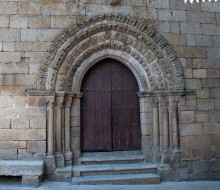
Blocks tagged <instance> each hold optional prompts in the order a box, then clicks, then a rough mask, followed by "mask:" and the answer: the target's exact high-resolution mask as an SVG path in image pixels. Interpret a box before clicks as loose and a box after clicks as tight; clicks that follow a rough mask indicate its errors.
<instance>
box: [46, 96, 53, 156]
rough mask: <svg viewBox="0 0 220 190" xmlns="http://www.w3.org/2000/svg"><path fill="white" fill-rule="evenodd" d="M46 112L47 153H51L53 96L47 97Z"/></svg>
mask: <svg viewBox="0 0 220 190" xmlns="http://www.w3.org/2000/svg"><path fill="white" fill-rule="evenodd" d="M47 114H48V116H47V153H48V154H50V155H53V153H54V150H53V147H54V143H53V140H54V135H53V125H54V97H53V98H50V99H49V102H48V104H47Z"/></svg>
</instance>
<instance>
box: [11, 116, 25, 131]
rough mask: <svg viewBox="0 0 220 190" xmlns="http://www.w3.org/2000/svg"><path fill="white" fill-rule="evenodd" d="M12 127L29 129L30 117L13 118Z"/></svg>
mask: <svg viewBox="0 0 220 190" xmlns="http://www.w3.org/2000/svg"><path fill="white" fill-rule="evenodd" d="M11 128H12V129H28V128H29V117H18V118H12V124H11Z"/></svg>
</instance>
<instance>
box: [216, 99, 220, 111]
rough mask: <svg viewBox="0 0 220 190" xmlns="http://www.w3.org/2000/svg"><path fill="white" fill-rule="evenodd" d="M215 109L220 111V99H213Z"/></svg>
mask: <svg viewBox="0 0 220 190" xmlns="http://www.w3.org/2000/svg"><path fill="white" fill-rule="evenodd" d="M215 109H220V99H215Z"/></svg>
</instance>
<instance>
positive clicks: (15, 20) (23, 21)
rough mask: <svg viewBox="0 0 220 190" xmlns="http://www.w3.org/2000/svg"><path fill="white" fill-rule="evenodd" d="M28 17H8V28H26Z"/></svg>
mask: <svg viewBox="0 0 220 190" xmlns="http://www.w3.org/2000/svg"><path fill="white" fill-rule="evenodd" d="M27 27H28V17H26V16H20V15H13V16H11V17H10V28H27Z"/></svg>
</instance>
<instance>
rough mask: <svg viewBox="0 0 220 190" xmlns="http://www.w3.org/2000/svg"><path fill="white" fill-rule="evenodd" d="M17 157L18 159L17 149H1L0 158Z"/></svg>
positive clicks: (10, 158) (11, 158) (9, 158)
mask: <svg viewBox="0 0 220 190" xmlns="http://www.w3.org/2000/svg"><path fill="white" fill-rule="evenodd" d="M0 142H1V141H0ZM16 159H17V149H0V160H16ZM0 169H1V168H0Z"/></svg>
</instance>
